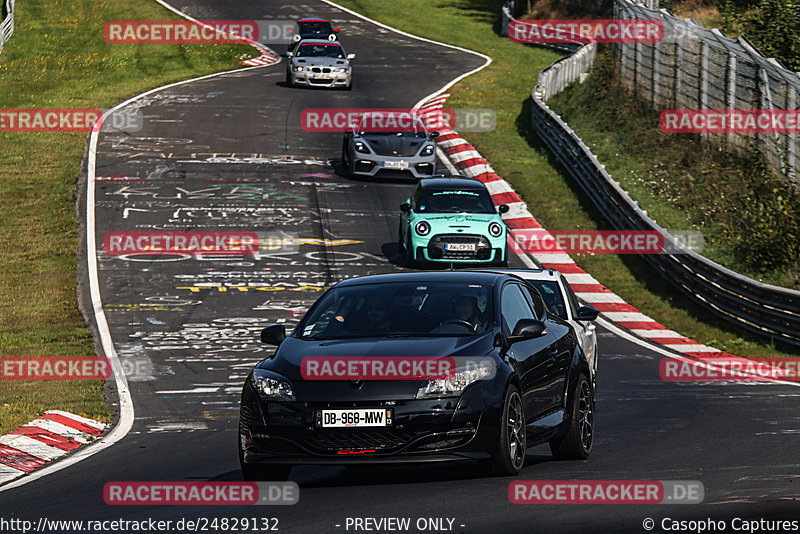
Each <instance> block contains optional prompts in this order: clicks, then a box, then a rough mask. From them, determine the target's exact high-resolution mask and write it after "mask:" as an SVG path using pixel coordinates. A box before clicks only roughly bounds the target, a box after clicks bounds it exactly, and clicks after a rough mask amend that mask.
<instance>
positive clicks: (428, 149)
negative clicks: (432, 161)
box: [421, 145, 434, 156]
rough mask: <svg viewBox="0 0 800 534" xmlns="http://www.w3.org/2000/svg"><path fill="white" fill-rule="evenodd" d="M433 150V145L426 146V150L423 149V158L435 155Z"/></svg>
mask: <svg viewBox="0 0 800 534" xmlns="http://www.w3.org/2000/svg"><path fill="white" fill-rule="evenodd" d="M433 150H434V148H433V145H428V146H426V147H425V148H423V149H422V154H421V155H422V156H430V155H431V154H433Z"/></svg>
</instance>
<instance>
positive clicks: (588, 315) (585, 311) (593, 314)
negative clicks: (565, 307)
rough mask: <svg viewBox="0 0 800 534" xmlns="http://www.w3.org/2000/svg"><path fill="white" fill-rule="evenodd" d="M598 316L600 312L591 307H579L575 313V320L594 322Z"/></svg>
mask: <svg viewBox="0 0 800 534" xmlns="http://www.w3.org/2000/svg"><path fill="white" fill-rule="evenodd" d="M599 314H600V311H599V310H597V309H595V308H592V307H591V306H581V307H580V308H578V311H576V312H575V319H576V320H578V321H594V320H595V319H597V316H598V315H599Z"/></svg>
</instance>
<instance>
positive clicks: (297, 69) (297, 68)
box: [294, 65, 303, 72]
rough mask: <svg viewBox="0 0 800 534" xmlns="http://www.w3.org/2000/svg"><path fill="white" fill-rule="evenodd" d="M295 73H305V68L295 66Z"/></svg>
mask: <svg viewBox="0 0 800 534" xmlns="http://www.w3.org/2000/svg"><path fill="white" fill-rule="evenodd" d="M294 71H295V72H303V66H302V65H295V66H294Z"/></svg>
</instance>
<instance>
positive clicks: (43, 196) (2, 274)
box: [0, 0, 257, 434]
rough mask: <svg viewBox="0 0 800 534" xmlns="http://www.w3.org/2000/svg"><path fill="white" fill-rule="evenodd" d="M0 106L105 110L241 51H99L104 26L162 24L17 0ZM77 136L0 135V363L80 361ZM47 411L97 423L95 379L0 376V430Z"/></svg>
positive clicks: (93, 2) (141, 11) (118, 8)
mask: <svg viewBox="0 0 800 534" xmlns="http://www.w3.org/2000/svg"><path fill="white" fill-rule="evenodd" d="M16 8H17V9H16V12H15V22H16V29H15V33H14V35H13V36H12V38H11V40H10V41H9V42H8V43H6V45H5V47H4V49H3V53H2V54H0V87H2V88H3V95H2V99H1V101H0V107H2V108H5V109H9V108H99V109H107V108H110V107H111V106H113V105H114V104H116V103H118V102H120V101H122V100H124V99H126V98H128V97H130V96H132V95H134V94H137V93H140V92H142V91H145V90H147V89H150V88H152V87H157V86H160V85H164V84H167V83H170V82H174V81H178V80H183V79H186V78H191V77H194V76H199V75H203V74H209V73H213V72H219V71H225V70H230V69H233V68H237V67H239V66H240V65H239V61H240V57H241V56H243V55H247V57H252V56H254V55H257V54H255V53H254V52H255V51H254V49H253V48H251V47H249V46H243V45H111V44H108V43H106V42H105V41H104V39H103V25H104V23H105V22H106V21H109V20H172V19H176V17H175V15H174V14H173V13H171V12H169V11H167V10H166V9H164V8H163V7H161V6H159V5H158V4H156V3H155V2H152V1H149V0H116V1H114V2H104V1H100V0H76V1H73V2H46V1H44V0H26V1H24V2H17V5H16ZM86 135H87V134H85V133H12V132H0V146H2V150H0V356H92V355H94V348H93V345H92V339H91V335H90V333H89V330H88V329H87V328H86V326H85V324H84V321H83V318H82V316H81V314H80V312H79V311H78V307H77V296H76V291H75V280H76V263H77V260H76V250H77V248H78V231H77V221H76V218H75V207H74V200H73V195H74V193H75V182H76V179H77V177H78V174H79V169H80V164H81V158H82V157H83V153H84V147H85V142H86ZM48 409H62V410H68V411H71V412H73V413H77V414H80V415H84V416H88V417H92V418H96V419H100V420H103V421H107V420H109V418H110V416H111V414H112V412H111V411H110V410H109V409H108V408H107V406H106V404H105V401H104V398H103V389H102V384H101V383H100V382H99V381H38V382H35V383H34V382H30V381H28V382H17V381H6V380H0V434H3V433H5V432H8V431H9V430H12V429H14V428H16V427H18V426H19V425H20V424H24V423H25V422H27V421H30V420H31V419H33V418H35V417H36V416H37V415H38V414H40V413H42V412H43V411H45V410H48Z"/></svg>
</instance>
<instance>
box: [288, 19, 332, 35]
mask: <svg viewBox="0 0 800 534" xmlns="http://www.w3.org/2000/svg"><path fill="white" fill-rule="evenodd" d="M297 25H298V26H299V29H300V34H301V35H311V34H317V35H328V34H331V33H333V28H332V27H331V25H330V23H329V22H327V21H322V20H314V21H308V22H298V23H297Z"/></svg>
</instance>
